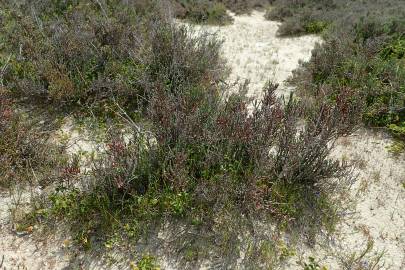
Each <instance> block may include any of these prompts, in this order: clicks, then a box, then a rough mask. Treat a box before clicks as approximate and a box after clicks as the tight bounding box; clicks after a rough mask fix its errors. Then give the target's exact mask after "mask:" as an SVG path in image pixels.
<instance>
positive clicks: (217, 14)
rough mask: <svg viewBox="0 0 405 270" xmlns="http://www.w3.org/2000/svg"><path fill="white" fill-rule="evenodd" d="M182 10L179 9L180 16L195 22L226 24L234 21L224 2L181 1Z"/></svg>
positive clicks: (204, 0)
mask: <svg viewBox="0 0 405 270" xmlns="http://www.w3.org/2000/svg"><path fill="white" fill-rule="evenodd" d="M180 6H181V7H182V11H181V12H180V11H178V14H177V15H178V17H180V18H184V19H187V20H189V21H191V22H193V23H200V24H213V25H225V24H229V23H231V22H232V18H231V17H230V16H229V15H228V14H227V11H226V7H225V6H224V4H222V3H219V2H216V1H208V0H203V1H193V0H191V1H187V0H184V1H180Z"/></svg>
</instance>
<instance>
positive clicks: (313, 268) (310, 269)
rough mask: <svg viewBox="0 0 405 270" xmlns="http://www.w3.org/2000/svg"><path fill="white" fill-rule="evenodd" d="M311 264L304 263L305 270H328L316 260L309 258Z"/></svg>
mask: <svg viewBox="0 0 405 270" xmlns="http://www.w3.org/2000/svg"><path fill="white" fill-rule="evenodd" d="M308 259H309V262H308V263H304V270H327V268H326V267H325V266H320V265H319V263H317V262H316V260H315V258H313V257H309V258H308Z"/></svg>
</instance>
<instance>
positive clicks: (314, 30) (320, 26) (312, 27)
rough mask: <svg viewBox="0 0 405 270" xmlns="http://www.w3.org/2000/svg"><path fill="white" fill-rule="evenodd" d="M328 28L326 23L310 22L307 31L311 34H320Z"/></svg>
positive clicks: (306, 26) (306, 27)
mask: <svg viewBox="0 0 405 270" xmlns="http://www.w3.org/2000/svg"><path fill="white" fill-rule="evenodd" d="M327 27H328V23H327V22H324V21H310V22H308V23H307V24H306V25H305V31H306V32H307V33H309V34H319V33H321V32H323V31H324V30H325V29H326V28H327Z"/></svg>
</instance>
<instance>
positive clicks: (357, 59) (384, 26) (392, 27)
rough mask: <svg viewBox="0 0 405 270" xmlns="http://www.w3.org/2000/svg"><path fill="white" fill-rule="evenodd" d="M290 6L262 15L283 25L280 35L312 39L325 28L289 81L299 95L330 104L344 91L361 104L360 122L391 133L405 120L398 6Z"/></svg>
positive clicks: (300, 3) (277, 5)
mask: <svg viewBox="0 0 405 270" xmlns="http://www.w3.org/2000/svg"><path fill="white" fill-rule="evenodd" d="M315 2H316V3H315ZM294 3H295V4H292V5H291V6H289V5H287V3H286V2H277V1H276V2H275V8H274V9H272V10H270V11H269V13H268V16H269V17H270V18H272V17H277V15H279V18H278V19H280V20H283V21H284V22H283V25H282V26H281V27H280V29H279V32H280V34H281V35H284V34H288V35H295V34H300V33H316V32H318V31H321V30H322V29H324V27H326V26H327V25H328V27H327V30H326V31H323V35H324V39H325V41H324V42H323V44H322V45H320V46H318V47H316V48H315V50H314V51H313V53H312V59H311V60H310V61H309V62H308V63H303V64H302V67H301V68H300V69H299V70H297V71H296V72H295V74H294V76H293V78H292V79H291V81H292V82H293V83H294V84H296V85H297V88H298V92H299V95H300V96H301V97H304V98H310V99H312V98H313V99H318V98H322V96H324V94H325V92H326V93H328V94H327V98H328V99H330V100H332V101H333V100H335V99H334V97H335V95H336V94H338V93H340V91H341V89H348V88H350V89H351V91H354V92H355V93H356V94H355V95H354V96H355V97H356V99H359V100H362V101H361V102H362V103H363V104H364V106H363V109H361V110H360V111H359V113H360V114H361V118H362V120H363V122H364V123H366V124H367V125H369V126H378V127H388V130H390V131H393V132H394V133H395V130H398V128H396V127H399V126H401V125H402V124H401V123H403V122H404V117H405V114H404V109H403V108H404V105H405V99H404V88H403V84H404V80H403V78H404V75H405V73H404V72H405V69H404V65H403V56H404V48H403V47H404V46H403V45H404V42H403V38H402V36H403V33H404V30H405V24H404V23H403V20H402V17H403V10H404V9H403V2H401V1H395V0H393V1H388V3H387V1H373V2H368V3H367V4H364V3H362V2H361V1H343V2H339V3H338V2H337V1H329V3H325V2H322V1H321V2H319V1H310V0H303V1H296V2H294ZM364 5H366V6H364ZM285 10H288V12H285ZM320 10H322V11H323V12H324V14H321V13H320V12H319V11H320ZM278 11H279V12H280V13H277V12H278ZM366 14H367V17H365V16H366ZM312 23H313V24H312ZM319 95H321V97H320V96H319Z"/></svg>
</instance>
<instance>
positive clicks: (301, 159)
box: [37, 85, 354, 246]
mask: <svg viewBox="0 0 405 270" xmlns="http://www.w3.org/2000/svg"><path fill="white" fill-rule="evenodd" d="M275 89H276V86H274V85H269V86H268V88H267V89H266V94H265V97H264V99H263V100H262V102H261V104H260V106H257V107H255V108H254V109H253V112H252V113H249V110H248V103H247V99H246V98H245V97H244V96H243V95H241V94H234V95H232V96H231V97H230V98H229V100H228V101H226V102H225V103H223V101H222V100H221V98H220V95H219V93H218V91H216V89H209V88H206V87H200V88H188V90H187V91H185V92H182V93H176V92H170V91H166V90H165V89H164V88H159V87H156V88H153V89H151V91H152V93H151V95H152V96H151V99H150V102H149V104H148V105H147V108H146V109H145V110H146V111H147V112H148V119H149V120H150V122H151V123H150V124H151V126H149V129H146V127H141V126H139V125H138V124H136V123H133V133H132V135H131V137H132V138H133V139H132V140H131V141H129V142H128V141H126V140H125V139H124V138H123V137H122V135H120V134H116V135H114V134H112V137H111V139H110V140H109V143H108V147H107V150H106V152H105V153H104V154H103V155H102V156H100V158H99V159H98V160H97V161H95V163H94V166H93V168H92V173H91V175H90V176H86V177H85V179H86V180H85V181H84V182H85V183H86V184H85V185H84V186H83V187H81V188H80V189H79V190H78V189H77V185H76V186H75V187H73V186H69V185H66V183H64V182H63V183H60V184H61V185H62V186H64V188H63V189H59V191H57V192H56V193H55V194H54V195H52V197H51V202H50V203H49V202H45V203H44V204H43V205H42V206H41V207H40V209H49V210H46V211H47V212H48V213H51V214H52V215H51V216H54V217H58V218H60V219H62V220H68V221H69V224H71V225H72V229H73V231H74V232H75V233H76V234H77V237H76V238H77V239H78V240H79V241H80V243H83V240H82V239H85V241H84V243H85V244H86V245H85V246H87V245H90V246H91V244H88V243H89V241H90V240H89V239H94V236H99V237H100V236H101V237H106V236H108V235H111V234H113V233H114V232H116V231H117V230H120V231H122V232H124V234H125V235H126V236H130V237H140V236H142V235H143V234H144V233H147V232H149V231H150V230H151V229H152V228H153V224H156V223H159V221H161V220H162V219H166V218H174V219H177V220H181V221H183V222H185V226H187V227H190V226H191V227H194V228H197V229H202V230H204V231H205V232H206V234H207V235H206V236H207V237H210V235H211V234H214V235H215V236H213V237H218V239H222V240H221V241H223V242H222V245H229V244H230V243H229V241H231V239H232V238H233V237H232V238H231V239H229V238H225V239H223V238H224V237H225V235H226V234H225V233H221V232H224V231H226V230H227V229H229V226H233V225H230V224H229V222H230V223H232V221H231V220H233V221H235V220H241V219H244V217H248V219H249V220H255V219H260V218H261V217H263V216H265V217H272V218H274V219H275V220H277V221H278V222H280V223H282V224H284V225H285V226H287V227H289V228H292V227H295V226H300V227H311V228H319V227H322V226H324V225H325V224H326V223H327V222H329V221H328V220H329V218H331V217H333V216H335V214H336V208H335V206H334V203H335V201H334V200H335V199H336V197H339V194H340V193H339V190H340V189H341V188H342V187H344V186H345V185H346V183H347V182H346V181H347V180H348V178H349V174H348V171H347V170H346V165H344V164H340V163H339V162H337V161H333V160H331V159H330V158H329V153H330V150H331V147H332V144H333V141H334V139H335V138H336V137H337V136H339V134H342V133H345V132H348V130H349V129H350V127H349V125H350V123H349V122H348V119H349V118H350V114H351V113H352V110H354V108H351V107H350V106H349V107H348V104H347V103H345V102H343V100H344V98H343V97H338V99H340V100H342V102H341V103H339V105H338V106H335V105H330V104H328V103H322V104H321V103H319V104H317V105H316V107H317V108H316V109H315V106H314V110H311V111H304V110H302V104H300V103H299V102H298V101H296V100H294V99H292V98H291V99H290V100H289V101H288V102H287V103H286V104H285V105H283V104H282V102H281V101H280V100H278V99H277V98H276V97H275V94H274V91H275ZM301 119H305V124H304V126H303V127H302V126H301V127H300V126H299V125H297V123H298V122H300V121H301ZM88 177H90V178H88ZM332 200H333V203H332ZM37 213H39V216H41V215H43V213H44V211H43V210H41V211H38V212H37ZM325 213H328V214H326V215H325ZM327 216H328V217H327ZM235 218H236V219H235ZM128 224H129V225H128ZM77 232H80V233H77ZM217 233H219V234H217ZM228 233H232V234H235V235H234V236H235V237H236V235H237V234H238V230H233V231H231V232H228ZM178 237H180V236H178ZM96 239H98V238H96ZM226 239H228V240H226Z"/></svg>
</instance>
